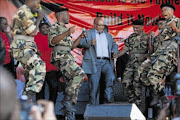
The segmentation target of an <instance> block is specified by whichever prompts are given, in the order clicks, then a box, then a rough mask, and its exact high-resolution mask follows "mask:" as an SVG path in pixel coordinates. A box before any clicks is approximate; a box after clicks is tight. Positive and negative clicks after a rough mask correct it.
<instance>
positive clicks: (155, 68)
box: [139, 4, 180, 107]
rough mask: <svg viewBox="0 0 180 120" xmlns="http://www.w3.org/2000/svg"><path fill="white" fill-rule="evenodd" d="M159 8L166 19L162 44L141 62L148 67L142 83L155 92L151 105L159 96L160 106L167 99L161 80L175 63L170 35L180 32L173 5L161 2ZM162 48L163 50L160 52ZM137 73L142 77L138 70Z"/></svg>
mask: <svg viewBox="0 0 180 120" xmlns="http://www.w3.org/2000/svg"><path fill="white" fill-rule="evenodd" d="M161 9H162V14H163V16H164V18H165V19H166V26H165V28H164V30H163V31H162V33H161V37H160V40H161V42H162V44H161V45H159V47H158V48H157V50H156V51H155V52H154V53H153V54H152V55H151V56H152V57H150V59H147V60H146V61H145V62H146V63H143V65H144V64H146V65H149V67H150V70H149V71H148V74H147V78H148V79H147V80H146V82H144V83H145V85H146V86H152V88H153V91H154V92H155V93H156V97H154V99H153V101H152V102H151V105H155V104H157V102H158V99H159V98H160V99H161V101H162V107H164V106H166V104H167V103H168V102H169V101H168V98H167V97H166V95H165V93H164V86H163V85H162V82H163V78H164V77H165V76H168V75H169V74H170V73H171V72H172V71H173V69H174V68H175V66H176V65H177V56H176V53H177V45H178V44H177V42H176V41H175V40H174V41H172V37H174V36H176V35H177V33H179V32H180V30H179V29H180V19H179V18H177V17H175V16H174V11H175V7H174V6H173V5H171V4H162V5H161ZM164 49H165V51H164V52H163V53H162V54H160V53H161V52H162V51H163V50H164ZM158 55H160V56H159V57H158V59H157V60H156V61H155V62H154V63H153V64H151V63H152V61H154V59H155V58H156V57H157V56H158ZM143 65H142V66H143ZM150 65H151V66H150ZM141 69H142V68H141V67H140V68H139V71H141ZM139 74H140V76H141V77H142V74H141V73H140V72H139ZM142 78H143V77H142ZM142 78H141V79H142ZM142 80H143V79H142Z"/></svg>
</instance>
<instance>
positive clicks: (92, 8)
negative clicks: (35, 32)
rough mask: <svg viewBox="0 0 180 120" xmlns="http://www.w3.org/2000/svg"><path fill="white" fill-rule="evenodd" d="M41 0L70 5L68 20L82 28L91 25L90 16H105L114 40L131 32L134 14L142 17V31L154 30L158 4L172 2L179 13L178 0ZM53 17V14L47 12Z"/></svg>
mask: <svg viewBox="0 0 180 120" xmlns="http://www.w3.org/2000/svg"><path fill="white" fill-rule="evenodd" d="M43 1H44V2H53V3H54V2H55V3H63V4H64V7H67V8H69V13H70V23H71V24H74V25H76V26H77V32H76V33H75V34H76V35H75V36H76V37H77V35H78V34H80V33H79V31H78V30H80V32H81V30H82V28H83V27H84V28H86V29H91V28H93V20H94V18H95V17H96V16H100V17H102V18H103V19H104V22H105V24H106V25H107V26H108V28H109V32H110V33H111V34H112V36H113V37H114V38H115V40H116V41H120V40H122V39H124V38H127V37H128V36H129V35H130V34H131V33H132V32H133V29H132V27H131V23H132V21H133V20H135V19H137V18H143V19H144V22H145V26H144V31H145V32H147V33H149V32H150V31H155V32H156V30H157V27H156V26H155V22H156V20H157V18H159V17H160V16H161V17H162V14H161V9H160V5H161V4H162V3H171V4H173V5H174V6H175V7H176V11H175V15H176V16H177V17H180V14H179V13H180V7H179V3H180V2H179V0H43ZM50 17H51V18H52V17H53V16H52V15H50Z"/></svg>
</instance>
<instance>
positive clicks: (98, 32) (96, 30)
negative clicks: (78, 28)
mask: <svg viewBox="0 0 180 120" xmlns="http://www.w3.org/2000/svg"><path fill="white" fill-rule="evenodd" d="M94 30H95V32H96V33H97V34H102V33H104V31H103V32H102V33H99V32H98V31H97V30H96V29H94Z"/></svg>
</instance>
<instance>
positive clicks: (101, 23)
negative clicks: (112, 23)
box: [94, 18, 104, 33]
mask: <svg viewBox="0 0 180 120" xmlns="http://www.w3.org/2000/svg"><path fill="white" fill-rule="evenodd" d="M94 28H95V29H96V30H97V31H98V32H99V33H102V32H103V30H104V21H103V20H102V19H101V18H95V20H94Z"/></svg>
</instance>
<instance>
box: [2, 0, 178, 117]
mask: <svg viewBox="0 0 180 120" xmlns="http://www.w3.org/2000/svg"><path fill="white" fill-rule="evenodd" d="M50 5H51V6H49V9H50V10H52V11H54V12H55V17H56V20H57V21H56V22H55V23H53V24H52V25H50V24H49V23H47V21H46V20H44V13H43V12H42V10H40V0H25V4H24V5H23V6H21V7H20V8H19V9H18V10H17V11H16V12H15V14H14V16H13V18H12V23H11V24H10V32H8V31H7V27H8V26H9V25H8V22H7V19H6V18H5V17H0V76H1V79H0V82H1V83H0V86H1V87H0V88H1V99H2V100H1V101H0V105H1V107H0V114H1V115H0V116H1V119H10V120H11V119H12V120H13V119H20V117H21V116H20V112H21V111H20V104H19V101H18V99H17V96H16V93H15V87H16V86H15V82H14V83H13V79H15V78H16V68H18V67H20V66H21V67H22V68H23V69H24V74H23V75H24V76H25V80H26V82H25V85H26V86H25V88H24V91H23V95H27V97H28V99H27V103H28V104H34V101H33V98H34V96H36V100H38V101H37V104H39V105H42V106H43V107H44V109H45V111H44V114H43V115H42V114H41V112H40V111H39V109H38V107H37V105H34V106H33V107H31V110H30V114H31V115H32V116H33V119H34V120H46V119H50V120H56V116H55V113H54V105H55V104H56V99H57V92H58V90H59V87H60V86H61V88H62V86H63V85H62V83H60V81H59V78H60V77H62V78H63V81H64V83H65V84H66V85H65V88H64V90H63V92H64V93H63V94H64V98H63V100H62V101H61V105H62V106H63V107H62V108H61V110H60V111H61V113H63V115H64V116H65V119H66V120H75V112H76V109H75V108H74V107H73V105H75V104H77V99H78V93H79V90H80V87H81V85H82V82H83V80H84V78H85V74H86V75H87V76H88V87H89V104H94V105H98V104H100V100H99V98H100V94H101V92H100V86H101V80H102V77H103V80H104V92H103V96H104V99H103V103H105V104H110V103H113V102H114V98H113V85H114V82H115V81H116V79H117V77H118V79H117V80H118V81H119V82H121V83H122V84H123V87H124V93H125V95H126V96H127V99H128V102H129V103H135V104H136V105H137V106H138V107H139V109H140V110H141V112H142V113H144V110H143V109H142V108H141V104H142V99H143V98H142V86H143V87H146V88H147V89H149V91H150V95H151V98H152V101H151V103H150V106H156V105H158V104H160V109H161V112H160V113H159V116H157V119H158V120H164V119H165V117H166V114H165V113H166V112H165V111H166V110H167V109H168V108H169V103H170V101H169V99H168V97H167V96H166V94H165V92H164V86H163V80H164V78H165V77H166V76H168V75H170V74H171V73H172V71H173V70H174V69H175V67H176V66H177V63H178V58H177V48H178V43H177V41H176V40H175V39H174V37H176V38H177V36H178V35H179V32H180V19H179V18H177V17H176V16H175V15H174V11H175V7H174V6H173V5H171V4H162V5H161V10H162V15H163V16H164V18H159V19H158V21H157V22H156V25H157V27H158V29H159V34H158V35H156V36H154V34H153V32H151V33H150V34H147V33H145V32H144V31H143V27H144V21H143V20H142V19H136V20H134V21H133V22H132V27H133V30H134V33H132V34H131V35H130V36H129V37H128V38H127V39H125V46H124V48H123V50H122V51H118V45H117V44H116V43H115V41H114V39H113V37H112V36H111V35H110V34H109V33H108V28H107V26H106V28H105V23H104V21H103V19H102V18H100V17H96V18H95V19H94V22H93V29H90V30H88V31H86V32H84V31H83V32H82V33H81V34H80V35H79V36H78V37H77V39H76V40H72V37H71V34H73V33H75V27H76V26H72V27H69V28H67V27H66V24H68V23H69V19H70V17H69V14H68V8H62V7H59V6H57V5H56V4H50ZM37 11H38V12H37ZM35 13H37V16H33V14H35ZM38 29H39V32H38V33H37V31H38ZM77 47H78V48H82V49H83V61H82V66H79V65H78V64H77V63H76V61H75V58H74V56H73V55H72V54H71V50H73V49H74V48H77ZM114 59H117V62H116V68H115V66H114ZM4 68H6V69H7V70H8V71H9V73H8V72H7V71H6V70H5V69H4ZM115 69H116V71H117V75H115ZM10 74H11V75H10ZM11 76H13V77H11ZM116 76H117V77H116ZM45 82H47V84H48V86H49V93H50V97H49V100H50V101H52V102H50V101H46V100H39V99H45V97H44V91H45V90H44V89H45V85H44V83H45ZM10 86H11V87H10ZM7 88H8V89H7ZM7 91H8V92H7ZM5 94H6V95H5ZM17 94H18V93H17ZM176 99H177V100H176V102H177V103H179V97H178V96H177V98H176ZM6 100H8V103H10V104H8V105H5V104H4V103H5V102H7V101H6ZM53 103H54V105H53ZM178 108H179V107H178V104H176V106H175V107H174V109H173V111H174V113H173V114H172V116H173V117H180V112H179V109H178ZM177 119H178V118H177Z"/></svg>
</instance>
